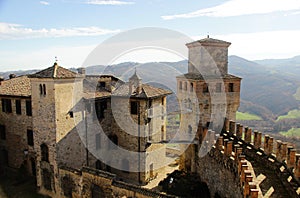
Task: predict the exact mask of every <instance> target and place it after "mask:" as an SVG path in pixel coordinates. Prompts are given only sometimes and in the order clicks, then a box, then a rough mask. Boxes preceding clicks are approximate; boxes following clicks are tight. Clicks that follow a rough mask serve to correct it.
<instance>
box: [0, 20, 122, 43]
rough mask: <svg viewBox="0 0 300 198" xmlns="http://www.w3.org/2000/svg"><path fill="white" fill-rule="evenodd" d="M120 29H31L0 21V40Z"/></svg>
mask: <svg viewBox="0 0 300 198" xmlns="http://www.w3.org/2000/svg"><path fill="white" fill-rule="evenodd" d="M118 32H120V30H109V29H102V28H99V27H93V26H92V27H77V28H64V29H56V28H51V29H46V28H43V29H32V28H26V27H23V26H22V25H19V24H11V23H0V40H4V39H27V38H42V37H44V38H46V37H71V36H97V35H104V34H112V33H118Z"/></svg>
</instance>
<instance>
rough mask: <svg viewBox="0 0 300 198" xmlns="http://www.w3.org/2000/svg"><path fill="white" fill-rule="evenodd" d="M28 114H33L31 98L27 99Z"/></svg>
mask: <svg viewBox="0 0 300 198" xmlns="http://www.w3.org/2000/svg"><path fill="white" fill-rule="evenodd" d="M26 115H28V116H32V107H31V100H26Z"/></svg>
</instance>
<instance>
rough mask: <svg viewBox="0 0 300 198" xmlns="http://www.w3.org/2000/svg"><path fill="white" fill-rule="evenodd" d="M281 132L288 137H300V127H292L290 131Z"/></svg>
mask: <svg viewBox="0 0 300 198" xmlns="http://www.w3.org/2000/svg"><path fill="white" fill-rule="evenodd" d="M279 133H280V134H281V135H284V136H287V137H300V128H291V129H290V130H288V131H282V132H279Z"/></svg>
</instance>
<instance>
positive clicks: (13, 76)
mask: <svg viewBox="0 0 300 198" xmlns="http://www.w3.org/2000/svg"><path fill="white" fill-rule="evenodd" d="M15 77H17V75H16V74H9V79H13V78H15Z"/></svg>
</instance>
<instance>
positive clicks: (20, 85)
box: [0, 76, 31, 97]
mask: <svg viewBox="0 0 300 198" xmlns="http://www.w3.org/2000/svg"><path fill="white" fill-rule="evenodd" d="M0 95H6V96H26V97H29V96H31V83H30V78H28V76H20V77H16V78H12V79H8V80H5V81H2V82H1V85H0Z"/></svg>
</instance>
